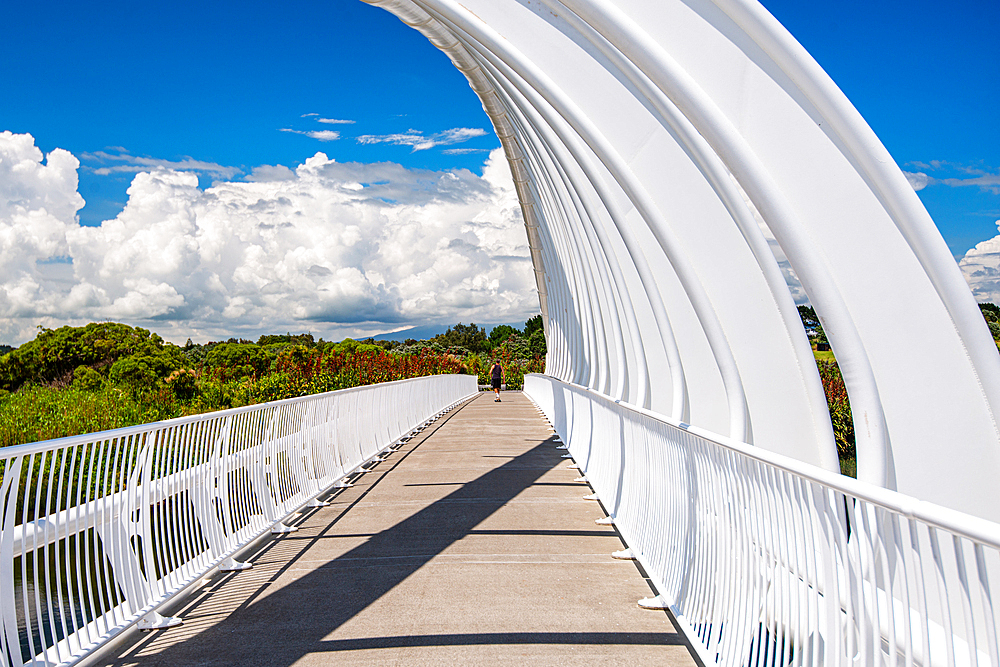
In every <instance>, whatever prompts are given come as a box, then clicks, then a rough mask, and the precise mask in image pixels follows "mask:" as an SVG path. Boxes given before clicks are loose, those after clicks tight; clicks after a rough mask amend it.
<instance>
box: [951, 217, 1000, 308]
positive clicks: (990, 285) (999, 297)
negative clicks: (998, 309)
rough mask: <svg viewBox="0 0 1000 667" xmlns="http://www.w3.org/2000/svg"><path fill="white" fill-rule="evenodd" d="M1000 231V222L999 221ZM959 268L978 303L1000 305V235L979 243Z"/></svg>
mask: <svg viewBox="0 0 1000 667" xmlns="http://www.w3.org/2000/svg"><path fill="white" fill-rule="evenodd" d="M997 228H998V229H1000V220H997ZM958 266H959V268H960V269H962V274H963V275H965V280H966V281H967V282H968V283H969V287H971V288H972V294H973V295H975V297H976V301H979V302H983V301H992V302H993V303H998V304H1000V235H998V236H994V237H993V238H991V239H988V240H986V241H983V242H982V243H977V244H976V247H975V248H973V249H972V250H970V251H969V252H967V253H965V257H963V258H962V259H961V260H960V261H959V263H958Z"/></svg>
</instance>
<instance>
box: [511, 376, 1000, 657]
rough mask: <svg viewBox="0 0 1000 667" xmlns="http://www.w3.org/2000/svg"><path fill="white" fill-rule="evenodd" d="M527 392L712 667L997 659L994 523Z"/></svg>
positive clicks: (569, 391) (648, 417)
mask: <svg viewBox="0 0 1000 667" xmlns="http://www.w3.org/2000/svg"><path fill="white" fill-rule="evenodd" d="M524 392H525V394H527V395H528V396H529V397H530V398H531V399H532V400H533V401H534V402H535V403H536V405H538V406H539V409H540V410H541V411H542V412H543V413H544V414H545V415H546V417H547V418H548V419H549V420H550V422H551V423H552V425H553V428H554V429H555V430H556V432H557V433H558V434H559V435H560V436H561V437H562V439H563V440H564V441H565V442H566V444H567V445H568V447H569V452H570V454H571V455H572V456H573V458H574V459H575V461H576V462H577V464H578V466H579V468H580V469H581V471H583V472H584V473H585V474H586V479H587V481H588V482H589V483H590V484H591V486H592V487H593V488H594V490H595V492H596V494H597V496H598V497H599V498H600V500H601V502H602V504H603V505H604V507H605V509H606V510H607V512H608V514H609V515H610V517H611V521H612V522H613V523H614V525H615V526H616V528H617V529H618V530H619V532H620V533H621V535H622V537H623V539H624V540H625V541H626V543H627V544H628V546H629V552H630V554H631V555H632V556H633V557H634V558H636V559H637V560H638V561H639V562H640V563H641V564H642V566H643V568H644V569H645V570H646V572H647V574H648V575H649V577H650V579H651V581H652V582H653V584H654V586H655V588H656V590H657V592H658V596H656V598H653V599H650V600H645V601H641V602H640V604H644V606H656V607H660V608H667V609H669V610H670V611H671V612H672V614H673V615H674V617H675V618H676V620H677V625H678V627H679V628H680V629H681V630H682V631H683V632H684V633H685V634H686V635H687V636H688V638H689V639H690V641H691V643H692V645H693V646H694V648H695V650H696V652H697V653H698V654H699V657H700V658H701V659H702V661H703V662H705V663H706V664H719V665H726V666H731V667H745V666H748V665H749V666H752V667H778V665H794V666H798V665H809V666H810V667H812V666H815V667H819V666H820V665H823V666H824V667H831V666H834V665H836V666H838V667H839V666H843V667H847V666H848V665H851V667H854V666H855V665H856V666H857V667H865V666H868V665H872V666H874V665H889V666H891V667H896V666H897V665H899V666H900V667H902V666H903V665H906V666H909V665H921V666H924V667H931V666H934V667H937V666H941V667H944V666H947V667H955V666H956V665H959V666H965V665H977V666H978V667H985V666H986V665H991V666H992V667H997V665H1000V660H998V639H997V637H998V634H1000V633H998V626H997V620H998V619H997V617H996V613H995V611H994V606H995V602H994V601H995V600H1000V525H997V524H994V523H992V522H989V521H986V520H984V519H980V518H978V517H974V516H970V515H966V514H963V513H961V512H957V511H955V510H951V509H948V508H944V507H940V506H937V505H934V504H932V503H929V502H925V501H920V500H917V499H915V498H912V497H909V496H905V495H903V494H900V493H897V492H894V491H890V490H887V489H883V488H881V487H877V486H874V485H871V484H867V483H865V482H859V481H857V480H854V479H851V478H848V477H843V476H840V475H836V474H833V473H830V472H827V471H825V470H822V469H820V468H817V467H814V466H811V465H808V464H805V463H802V462H800V461H797V460H794V459H791V458H788V457H785V456H782V455H779V454H775V453H773V452H769V451H766V450H763V449H759V448H756V447H752V446H750V445H747V444H745V443H739V442H735V441H733V440H731V439H729V438H725V437H721V436H718V435H715V434H711V433H707V432H705V431H703V430H701V429H698V428H695V427H692V426H689V425H687V424H683V423H679V422H674V421H673V420H671V419H670V418H668V417H665V416H663V415H658V414H656V413H653V412H650V411H648V410H644V409H641V408H637V407H635V406H631V405H628V404H624V403H621V402H617V401H614V400H613V399H611V398H609V397H607V396H604V395H602V394H600V393H599V392H596V391H593V390H590V389H588V388H586V387H581V386H578V385H572V384H569V383H566V382H562V381H560V380H556V379H555V378H552V377H549V376H544V375H538V374H530V375H526V376H525V384H524Z"/></svg>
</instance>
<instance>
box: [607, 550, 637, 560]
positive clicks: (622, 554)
mask: <svg viewBox="0 0 1000 667" xmlns="http://www.w3.org/2000/svg"><path fill="white" fill-rule="evenodd" d="M611 557H612V558H614V559H615V560H635V554H633V553H632V550H631V549H622V550H621V551H616V552H614V553H613V554H611Z"/></svg>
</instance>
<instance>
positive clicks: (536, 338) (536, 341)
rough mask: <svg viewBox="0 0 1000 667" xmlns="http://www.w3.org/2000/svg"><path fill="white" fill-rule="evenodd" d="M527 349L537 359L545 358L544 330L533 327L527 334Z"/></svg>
mask: <svg viewBox="0 0 1000 667" xmlns="http://www.w3.org/2000/svg"><path fill="white" fill-rule="evenodd" d="M528 350H529V354H530V355H531V356H532V357H537V358H539V359H545V353H546V351H547V350H546V346H545V332H544V331H542V330H541V329H535V330H534V331H533V332H532V333H531V335H530V336H528Z"/></svg>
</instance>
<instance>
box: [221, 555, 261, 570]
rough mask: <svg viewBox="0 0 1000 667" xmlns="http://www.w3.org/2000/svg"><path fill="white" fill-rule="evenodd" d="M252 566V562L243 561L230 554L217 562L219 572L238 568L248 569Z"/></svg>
mask: <svg viewBox="0 0 1000 667" xmlns="http://www.w3.org/2000/svg"><path fill="white" fill-rule="evenodd" d="M252 567H253V563H244V562H242V561H238V560H235V559H234V558H233V557H232V556H230V557H229V558H227V559H226V560H224V561H222V563H220V564H219V572H239V571H240V570H249V569H251V568H252Z"/></svg>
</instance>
